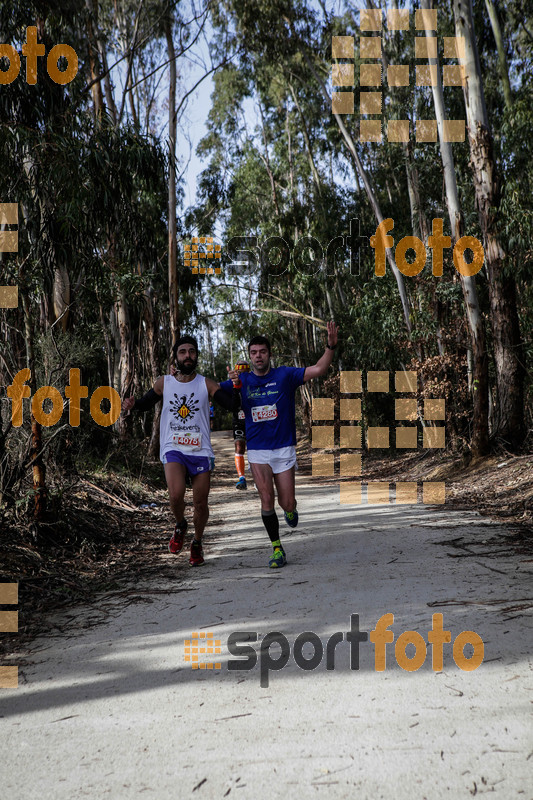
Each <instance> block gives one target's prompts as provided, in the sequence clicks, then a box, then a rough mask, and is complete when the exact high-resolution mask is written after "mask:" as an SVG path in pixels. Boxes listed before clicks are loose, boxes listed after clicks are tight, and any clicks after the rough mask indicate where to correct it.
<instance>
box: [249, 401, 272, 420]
mask: <svg viewBox="0 0 533 800" xmlns="http://www.w3.org/2000/svg"><path fill="white" fill-rule="evenodd" d="M277 416H278V409H277V407H276V404H275V403H274V405H273V406H253V407H252V420H253V421H254V422H268V420H270V419H276V417H277Z"/></svg>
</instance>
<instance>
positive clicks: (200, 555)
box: [189, 539, 204, 567]
mask: <svg viewBox="0 0 533 800" xmlns="http://www.w3.org/2000/svg"><path fill="white" fill-rule="evenodd" d="M203 563H204V551H203V548H202V543H201V542H197V541H196V539H193V540H192V542H191V557H190V558H189V564H190V565H191V567H201V566H202V564H203Z"/></svg>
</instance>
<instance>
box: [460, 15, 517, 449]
mask: <svg viewBox="0 0 533 800" xmlns="http://www.w3.org/2000/svg"><path fill="white" fill-rule="evenodd" d="M453 9H454V16H455V30H456V35H457V36H458V37H464V42H465V65H464V73H465V77H464V99H465V107H466V116H467V126H468V140H469V145H470V158H471V165H472V174H473V177H474V189H475V194H476V202H477V209H478V214H479V220H480V225H481V229H482V232H483V243H484V248H485V264H486V269H487V277H488V281H489V297H490V307H491V324H492V332H493V343H494V345H493V346H494V362H495V368H496V389H497V404H496V416H495V430H494V433H495V434H496V435H498V436H499V437H501V439H503V441H504V442H505V443H506V444H507V446H509V447H511V448H516V447H520V446H521V445H522V443H523V441H524V434H525V423H524V366H523V360H522V358H523V356H522V352H523V346H522V339H521V336H520V328H519V322H518V312H517V306H516V285H515V282H514V279H513V277H512V275H510V274H509V273H508V271H507V269H506V265H505V261H504V259H505V252H504V250H503V247H502V245H501V242H500V238H499V234H498V231H497V210H498V206H499V202H500V194H499V186H498V177H497V166H496V163H495V159H494V153H493V140H492V133H491V127H490V122H489V118H488V114H487V107H486V104H485V95H484V90H483V81H482V77H481V68H480V62H479V54H478V48H477V42H476V37H475V31H474V23H473V15H472V3H471V0H453Z"/></svg>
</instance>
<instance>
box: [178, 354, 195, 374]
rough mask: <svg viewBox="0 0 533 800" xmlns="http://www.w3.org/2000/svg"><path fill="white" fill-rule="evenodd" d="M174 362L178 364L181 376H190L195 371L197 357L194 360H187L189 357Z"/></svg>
mask: <svg viewBox="0 0 533 800" xmlns="http://www.w3.org/2000/svg"><path fill="white" fill-rule="evenodd" d="M176 361H177V364H178V369H179V371H180V372H181V373H182V375H190V374H191V372H194V370H195V369H196V365H197V364H198V356H196V357H195V358H189V356H185V358H184V359H183V361H182V360H181V359H180V358H177V359H176Z"/></svg>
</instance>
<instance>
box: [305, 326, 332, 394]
mask: <svg viewBox="0 0 533 800" xmlns="http://www.w3.org/2000/svg"><path fill="white" fill-rule="evenodd" d="M327 330H328V344H327V347H326V350H325V352H324V355H323V356H321V357H320V358H319V359H318V361H317V362H316V364H314V365H313V366H312V367H306V369H305V372H304V383H307V381H310V380H312V379H313V378H320V376H321V375H325V374H326V372H327V371H328V369H329V367H330V365H331V362H332V361H333V351H334V350H335V347H336V346H337V338H338V333H339V328H338V325H335V323H334V322H333V320H331V322H328V324H327Z"/></svg>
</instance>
